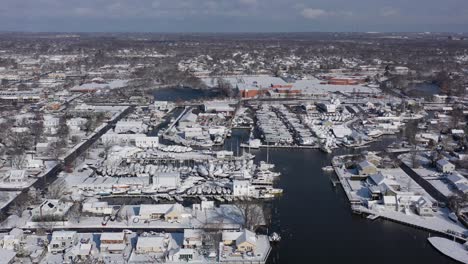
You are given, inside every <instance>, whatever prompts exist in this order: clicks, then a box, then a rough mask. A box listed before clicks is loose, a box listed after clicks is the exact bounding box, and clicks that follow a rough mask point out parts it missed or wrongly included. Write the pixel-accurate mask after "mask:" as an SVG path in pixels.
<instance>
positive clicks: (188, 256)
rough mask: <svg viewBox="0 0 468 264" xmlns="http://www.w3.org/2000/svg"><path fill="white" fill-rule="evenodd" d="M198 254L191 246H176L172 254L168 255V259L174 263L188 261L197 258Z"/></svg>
mask: <svg viewBox="0 0 468 264" xmlns="http://www.w3.org/2000/svg"><path fill="white" fill-rule="evenodd" d="M198 257H199V254H198V252H197V251H196V250H195V249H193V248H178V249H176V250H175V252H174V254H172V255H169V257H168V260H170V261H173V262H175V263H181V262H185V263H187V262H190V261H192V260H195V259H198Z"/></svg>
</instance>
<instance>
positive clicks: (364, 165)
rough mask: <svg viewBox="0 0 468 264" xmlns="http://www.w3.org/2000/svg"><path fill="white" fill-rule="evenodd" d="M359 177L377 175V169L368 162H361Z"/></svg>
mask: <svg viewBox="0 0 468 264" xmlns="http://www.w3.org/2000/svg"><path fill="white" fill-rule="evenodd" d="M358 171H359V175H363V176H368V175H372V174H376V173H377V167H376V166H375V165H374V164H372V163H370V162H369V161H368V160H364V161H361V162H360V163H359V164H358Z"/></svg>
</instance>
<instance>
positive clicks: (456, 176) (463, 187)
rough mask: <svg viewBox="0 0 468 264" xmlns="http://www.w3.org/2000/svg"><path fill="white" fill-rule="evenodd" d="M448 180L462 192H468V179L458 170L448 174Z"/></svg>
mask: <svg viewBox="0 0 468 264" xmlns="http://www.w3.org/2000/svg"><path fill="white" fill-rule="evenodd" d="M447 181H448V182H449V183H450V184H451V185H452V186H453V187H454V188H456V189H457V190H458V191H460V192H461V193H468V180H467V179H466V178H465V177H464V176H463V175H461V174H460V173H458V172H453V173H451V174H449V175H447Z"/></svg>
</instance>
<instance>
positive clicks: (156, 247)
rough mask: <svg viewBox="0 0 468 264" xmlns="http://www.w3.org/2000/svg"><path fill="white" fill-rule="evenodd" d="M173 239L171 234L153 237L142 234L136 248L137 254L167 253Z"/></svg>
mask: <svg viewBox="0 0 468 264" xmlns="http://www.w3.org/2000/svg"><path fill="white" fill-rule="evenodd" d="M171 240H172V237H171V234H165V235H159V236H151V237H142V236H140V237H138V241H137V244H136V248H135V250H136V253H137V254H148V253H165V252H166V251H167V250H168V248H169V246H170V243H171Z"/></svg>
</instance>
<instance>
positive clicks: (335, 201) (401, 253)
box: [225, 129, 454, 264]
mask: <svg viewBox="0 0 468 264" xmlns="http://www.w3.org/2000/svg"><path fill="white" fill-rule="evenodd" d="M248 136H249V132H248V131H247V130H237V129H236V130H233V133H232V137H231V138H229V139H227V141H226V143H225V148H226V149H231V146H232V145H234V146H235V145H236V143H237V142H242V141H244V140H247V139H248ZM395 140H396V137H386V138H383V139H382V140H381V141H380V142H377V143H374V144H371V145H370V146H369V148H365V149H339V150H338V151H335V152H334V153H333V154H325V153H323V152H321V151H320V150H315V149H300V150H299V149H274V148H270V149H269V150H268V152H269V153H268V156H269V161H270V162H271V163H274V164H275V166H276V170H277V171H279V172H281V174H282V175H281V178H280V180H279V181H278V183H277V184H278V186H279V187H280V188H283V189H284V194H283V195H282V196H281V197H280V198H278V199H276V200H275V201H273V204H272V206H273V209H272V211H273V215H272V223H271V225H270V232H273V231H276V232H278V233H280V234H281V236H282V240H281V242H280V243H279V244H278V245H275V246H274V248H273V251H272V253H271V255H270V259H269V262H268V263H270V264H273V263H275V264H276V263H281V264H283V263H284V264H286V263H379V264H383V263H425V264H432V263H434V264H436V263H437V264H440V263H454V262H452V261H451V260H450V259H448V258H447V257H445V256H443V255H441V254H440V253H439V252H438V251H436V250H435V249H433V248H432V246H431V245H430V244H429V243H428V242H427V238H428V236H429V235H433V234H430V233H429V232H426V231H422V230H418V229H415V228H412V227H408V226H405V225H402V224H397V223H394V222H390V221H387V220H382V219H377V220H374V221H371V220H368V219H366V218H364V217H362V216H359V215H355V214H353V213H351V210H350V206H349V202H348V200H347V198H346V195H345V194H344V192H343V190H342V189H341V186H339V185H338V186H337V187H333V185H332V184H331V181H330V177H335V175H333V174H330V173H326V172H323V171H322V167H324V166H328V165H330V162H331V158H332V157H333V155H344V154H352V153H359V152H361V151H365V150H382V149H383V148H385V147H386V146H387V145H388V144H390V143H391V142H393V141H395ZM232 149H233V151H236V148H235V147H234V148H232ZM251 153H252V154H256V159H257V160H266V159H267V150H266V149H260V150H251Z"/></svg>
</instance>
